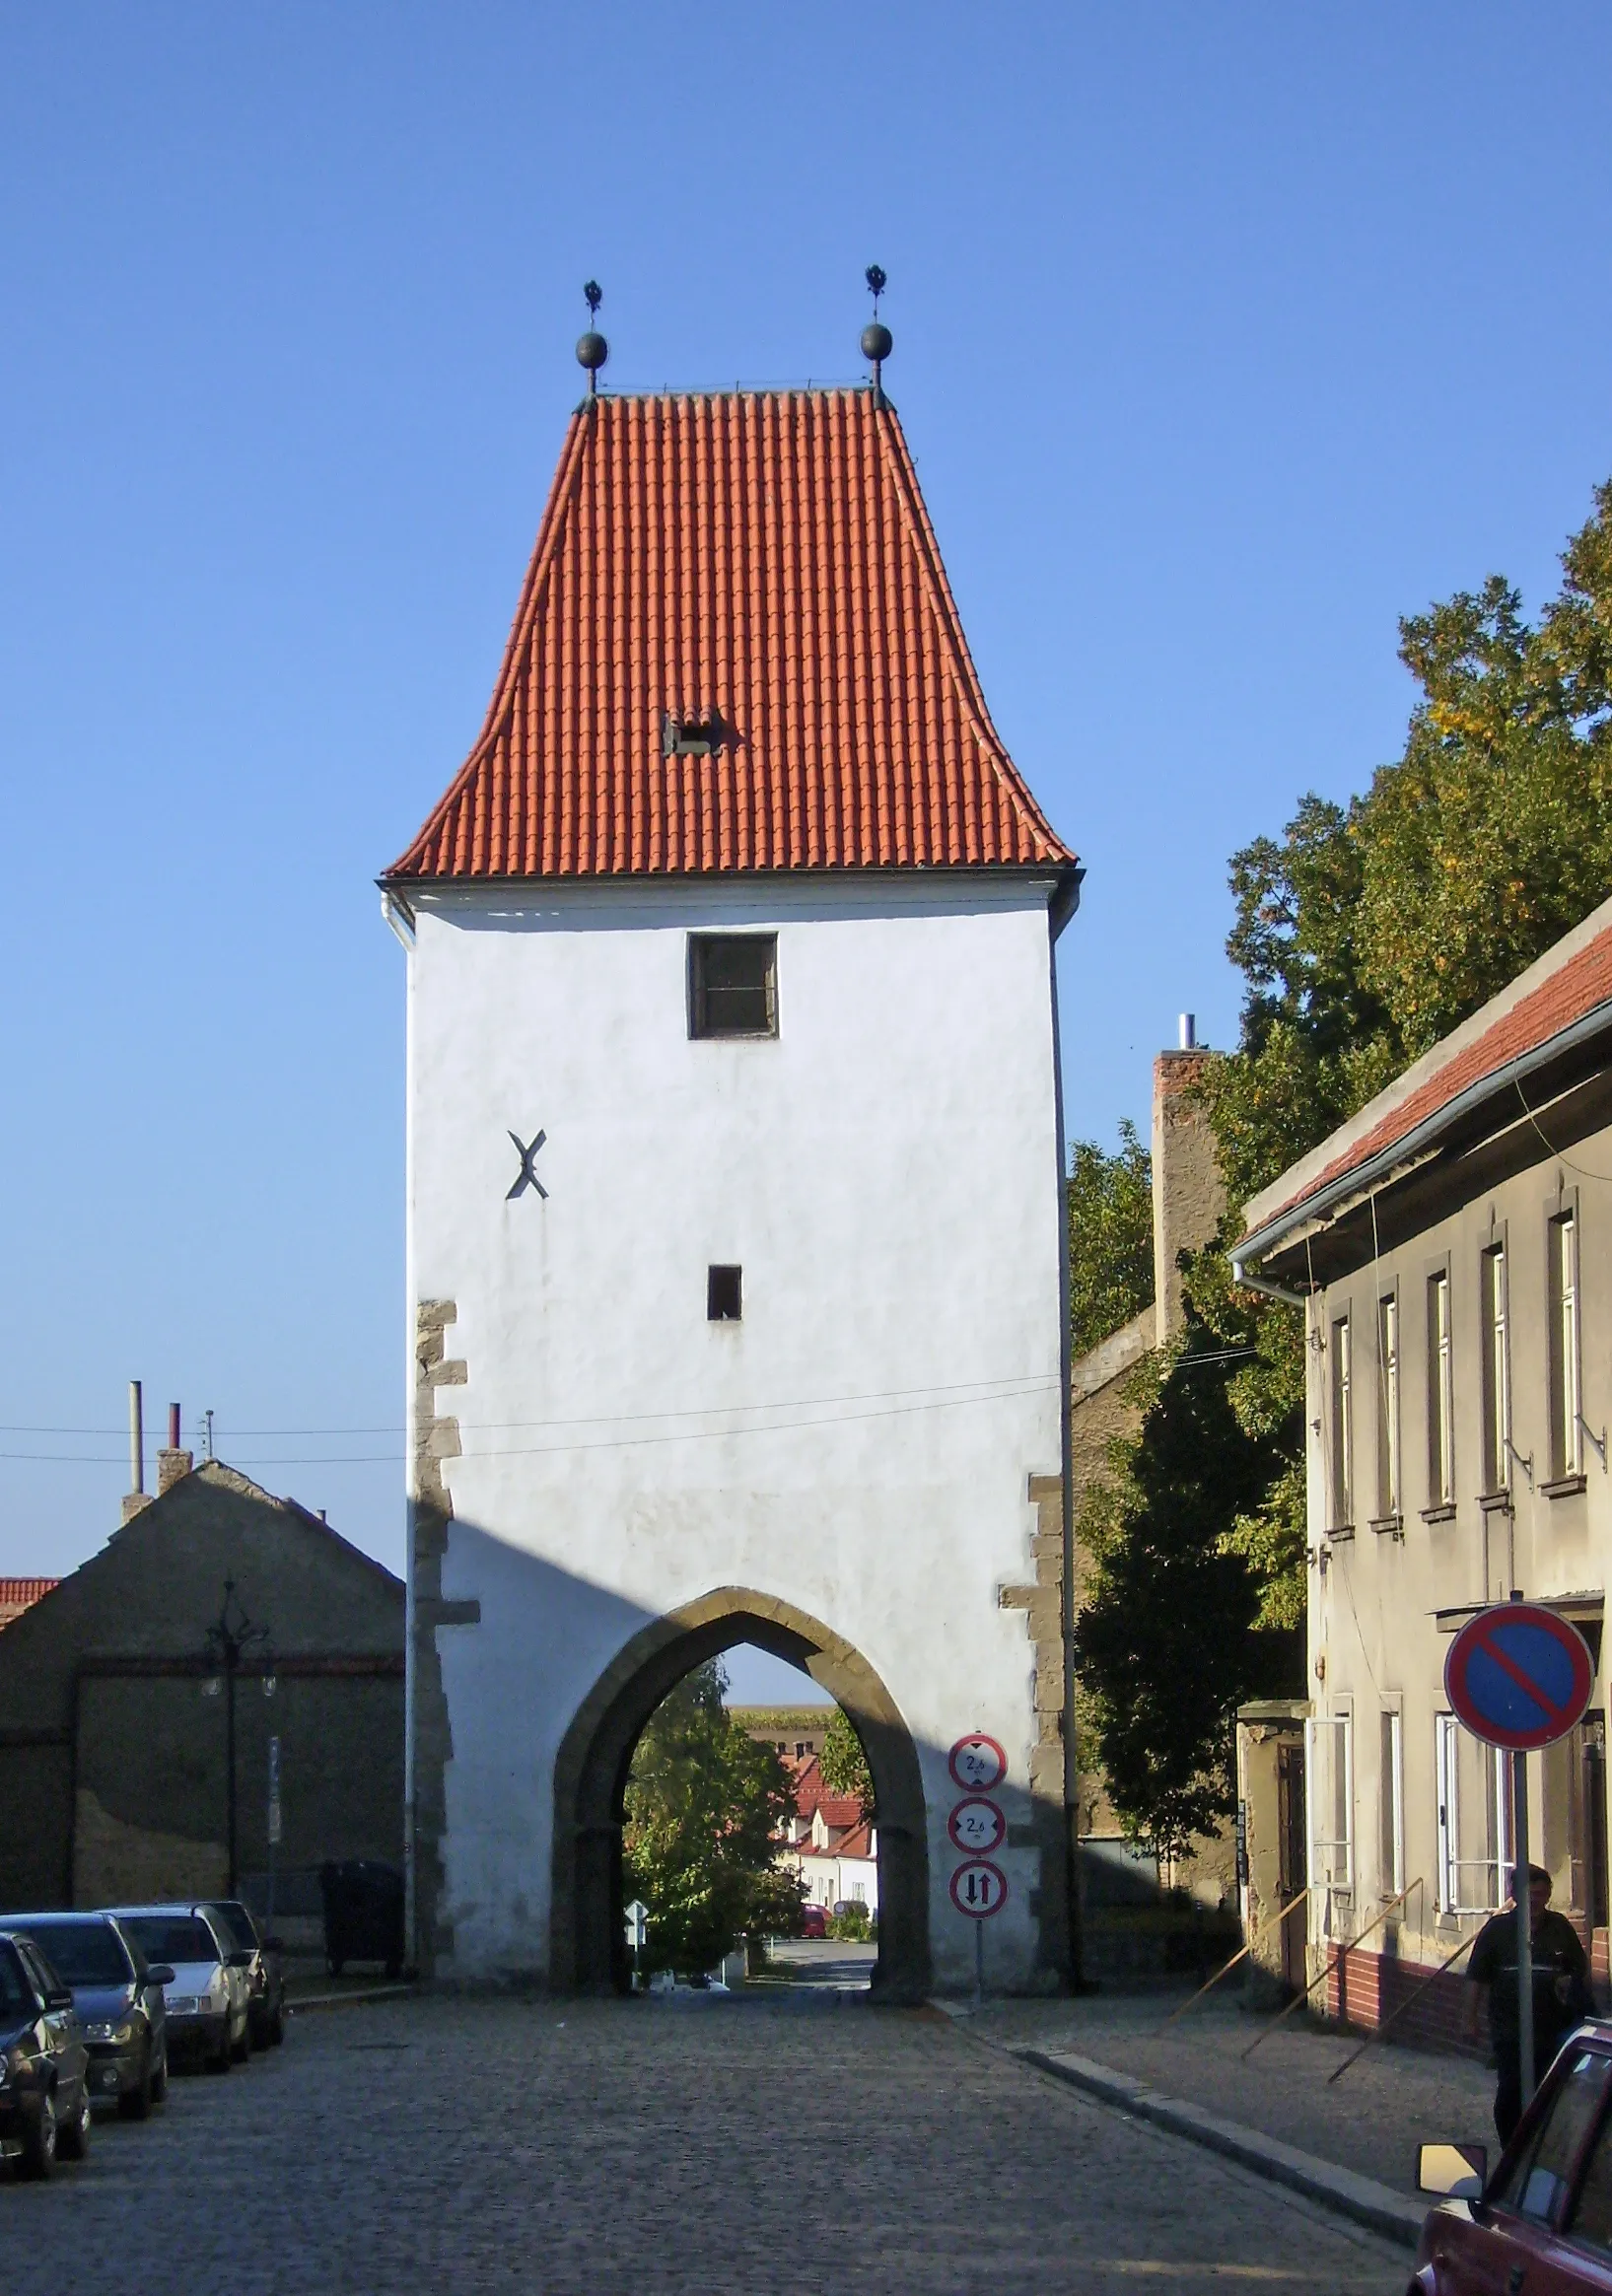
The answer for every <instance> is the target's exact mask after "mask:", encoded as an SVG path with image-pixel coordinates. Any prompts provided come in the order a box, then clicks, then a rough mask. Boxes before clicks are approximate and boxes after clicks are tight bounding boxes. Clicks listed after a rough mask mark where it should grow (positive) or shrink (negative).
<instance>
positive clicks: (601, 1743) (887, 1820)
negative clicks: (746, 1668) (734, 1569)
mask: <svg viewBox="0 0 1612 2296" xmlns="http://www.w3.org/2000/svg"><path fill="white" fill-rule="evenodd" d="M738 1644H751V1645H753V1646H754V1647H756V1648H757V1649H759V1650H762V1651H765V1652H768V1653H770V1654H771V1655H772V1656H774V1657H776V1658H781V1659H783V1660H784V1661H785V1662H786V1663H787V1664H789V1665H791V1666H794V1667H798V1668H799V1669H801V1671H802V1672H803V1673H805V1674H806V1675H807V1676H809V1678H810V1680H811V1681H812V1682H813V1683H814V1684H815V1685H816V1686H817V1687H818V1689H819V1691H821V1692H823V1693H826V1695H827V1697H828V1698H829V1699H830V1700H832V1701H833V1702H834V1703H835V1704H836V1705H838V1706H840V1707H841V1708H842V1709H843V1711H844V1713H845V1714H846V1716H847V1718H848V1719H849V1720H850V1722H851V1724H852V1726H853V1728H854V1730H855V1732H856V1735H857V1738H858V1739H859V1740H860V1742H861V1745H862V1748H863V1750H864V1752H865V1754H866V1756H867V1762H868V1769H869V1771H870V1773H871V1775H872V1780H873V1790H874V1798H875V1805H876V1812H877V1875H878V1916H879V1918H878V1940H877V1955H876V1961H875V1963H874V1969H873V1976H872V1989H873V1992H874V1995H875V1997H876V1998H877V1999H880V2000H883V2001H888V2002H917V2001H920V2000H922V1999H923V1998H924V1997H925V1996H926V1994H927V1993H928V1991H929V1988H930V1952H929V1857H928V1846H927V1834H926V1819H925V1809H924V1794H923V1782H922V1777H921V1774H920V1771H919V1764H918V1755H917V1749H916V1748H915V1746H914V1745H913V1742H912V1738H911V1736H910V1734H909V1732H908V1730H907V1727H906V1724H905V1723H904V1721H903V1720H902V1718H901V1715H900V1713H899V1711H898V1710H897V1708H896V1706H895V1703H894V1701H893V1700H892V1699H891V1697H890V1695H889V1693H888V1691H887V1690H886V1689H885V1687H884V1685H883V1683H882V1682H881V1681H880V1680H879V1678H878V1676H877V1675H876V1673H875V1672H874V1670H873V1668H872V1667H871V1666H870V1665H869V1664H868V1662H867V1661H866V1659H864V1658H863V1657H862V1656H861V1654H860V1652H858V1651H857V1650H856V1649H855V1648H854V1647H853V1646H852V1645H851V1644H850V1643H848V1642H846V1641H845V1640H844V1638H843V1637H842V1636H840V1635H835V1634H834V1633H833V1632H832V1631H831V1630H830V1629H828V1628H827V1627H825V1626H823V1625H822V1623H821V1622H820V1621H818V1620H816V1619H812V1618H810V1617H808V1616H807V1615H806V1613H804V1612H801V1611H799V1610H796V1609H795V1608H794V1607H793V1606H791V1605H789V1604H787V1603H783V1602H780V1601H778V1600H777V1599H776V1598H773V1597H770V1596H765V1595H760V1594H756V1593H754V1592H752V1591H750V1590H748V1589H743V1588H723V1589H720V1590H718V1591H717V1592H716V1593H714V1594H711V1595H708V1596H706V1597H704V1598H703V1599H702V1600H701V1601H700V1602H697V1603H694V1604H690V1605H688V1606H686V1607H685V1608H684V1609H682V1610H679V1611H677V1612H674V1613H672V1614H670V1615H669V1616H667V1617H666V1618H663V1619H658V1620H656V1621H654V1622H653V1623H652V1624H651V1625H650V1626H648V1627H646V1628H644V1629H643V1630H642V1631H641V1632H640V1633H639V1634H637V1635H634V1636H633V1638H632V1640H631V1641H630V1642H629V1643H628V1644H627V1645H626V1647H625V1648H624V1649H623V1650H622V1651H621V1652H620V1653H619V1654H618V1655H617V1657H616V1659H615V1660H614V1661H613V1662H612V1664H611V1665H610V1666H609V1667H607V1668H606V1669H605V1672H604V1674H603V1675H602V1676H601V1677H600V1679H599V1681H598V1682H597V1683H596V1685H595V1688H594V1690H593V1691H592V1693H591V1694H590V1696H589V1697H588V1698H587V1699H586V1700H585V1701H584V1703H583V1705H582V1706H581V1707H580V1708H579V1709H578V1712H577V1714H576V1716H575V1717H574V1719H573V1721H572V1723H571V1726H570V1728H569V1729H568V1731H567V1732H566V1735H565V1739H564V1741H563V1743H562V1745H561V1747H560V1752H559V1756H558V1758H557V1760H556V1764H555V1832H554V1873H553V1926H552V1935H551V1940H550V1954H551V1961H550V1967H551V1970H552V1973H553V1982H554V1983H555V1984H556V1986H557V1987H559V1988H560V1989H563V1990H572V1989H575V1990H579V1991H586V1992H607V1991H616V1992H625V1991H627V1990H628V1989H629V1987H630V1983H631V1968H630V1962H629V1957H628V1951H627V1944H626V1933H625V1927H624V1922H623V1911H624V1891H623V1857H622V1829H623V1817H624V1805H625V1797H626V1790H627V1780H628V1774H629V1771H630V1769H631V1765H632V1758H633V1752H634V1749H635V1747H636V1746H637V1744H638V1741H639V1738H640V1736H641V1735H642V1733H643V1731H644V1728H645V1725H646V1724H647V1723H648V1721H649V1719H650V1717H651V1715H652V1714H653V1713H654V1712H655V1710H656V1708H657V1707H658V1706H659V1705H661V1704H662V1702H663V1701H664V1700H665V1699H666V1695H667V1693H668V1692H669V1691H670V1690H671V1689H672V1687H673V1685H674V1684H676V1683H678V1682H680V1681H681V1680H682V1678H683V1677H684V1676H685V1675H687V1674H689V1673H690V1672H691V1671H692V1670H693V1669H694V1668H696V1667H698V1666H700V1665H702V1664H703V1663H704V1662H705V1661H706V1660H708V1659H711V1658H716V1657H720V1656H721V1655H722V1654H723V1653H724V1652H726V1651H730V1650H733V1649H734V1648H735V1647H736V1645H738Z"/></svg>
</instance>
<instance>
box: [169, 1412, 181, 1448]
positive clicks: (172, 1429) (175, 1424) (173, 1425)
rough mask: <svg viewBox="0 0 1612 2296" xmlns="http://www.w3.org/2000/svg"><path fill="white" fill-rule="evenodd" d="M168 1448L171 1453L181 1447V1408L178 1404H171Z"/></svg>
mask: <svg viewBox="0 0 1612 2296" xmlns="http://www.w3.org/2000/svg"><path fill="white" fill-rule="evenodd" d="M168 1447H169V1449H170V1450H171V1451H176V1450H177V1449H178V1447H179V1407H178V1405H177V1404H176V1403H171V1404H170V1405H169V1407H168Z"/></svg>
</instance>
